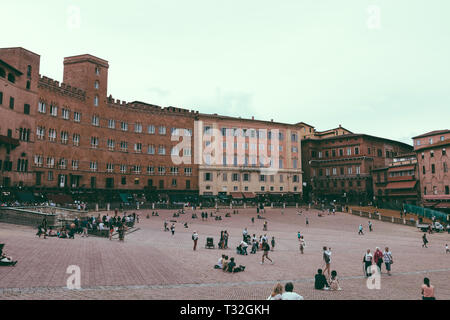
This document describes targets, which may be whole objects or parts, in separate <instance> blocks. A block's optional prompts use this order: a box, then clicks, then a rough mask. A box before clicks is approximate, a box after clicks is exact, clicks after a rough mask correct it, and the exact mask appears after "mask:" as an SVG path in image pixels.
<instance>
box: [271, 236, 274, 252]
mask: <svg viewBox="0 0 450 320" xmlns="http://www.w3.org/2000/svg"><path fill="white" fill-rule="evenodd" d="M271 244H272V251H273V248H275V237H272V240H271Z"/></svg>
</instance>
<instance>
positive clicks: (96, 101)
mask: <svg viewBox="0 0 450 320" xmlns="http://www.w3.org/2000/svg"><path fill="white" fill-rule="evenodd" d="M94 106H95V107H98V96H95V97H94Z"/></svg>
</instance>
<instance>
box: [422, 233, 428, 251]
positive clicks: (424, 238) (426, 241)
mask: <svg viewBox="0 0 450 320" xmlns="http://www.w3.org/2000/svg"><path fill="white" fill-rule="evenodd" d="M422 241H423V244H422V248H428V246H427V243H428V239H427V234H426V233H424V234H423V236H422Z"/></svg>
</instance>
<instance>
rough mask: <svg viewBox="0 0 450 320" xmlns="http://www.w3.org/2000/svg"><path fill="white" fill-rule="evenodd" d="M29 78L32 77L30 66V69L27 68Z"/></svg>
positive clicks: (29, 67)
mask: <svg viewBox="0 0 450 320" xmlns="http://www.w3.org/2000/svg"><path fill="white" fill-rule="evenodd" d="M27 76H28V77H31V66H30V65H28V68H27Z"/></svg>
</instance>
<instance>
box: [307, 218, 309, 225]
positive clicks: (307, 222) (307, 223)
mask: <svg viewBox="0 0 450 320" xmlns="http://www.w3.org/2000/svg"><path fill="white" fill-rule="evenodd" d="M308 225H309V220H308V217H306V226H308Z"/></svg>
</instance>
